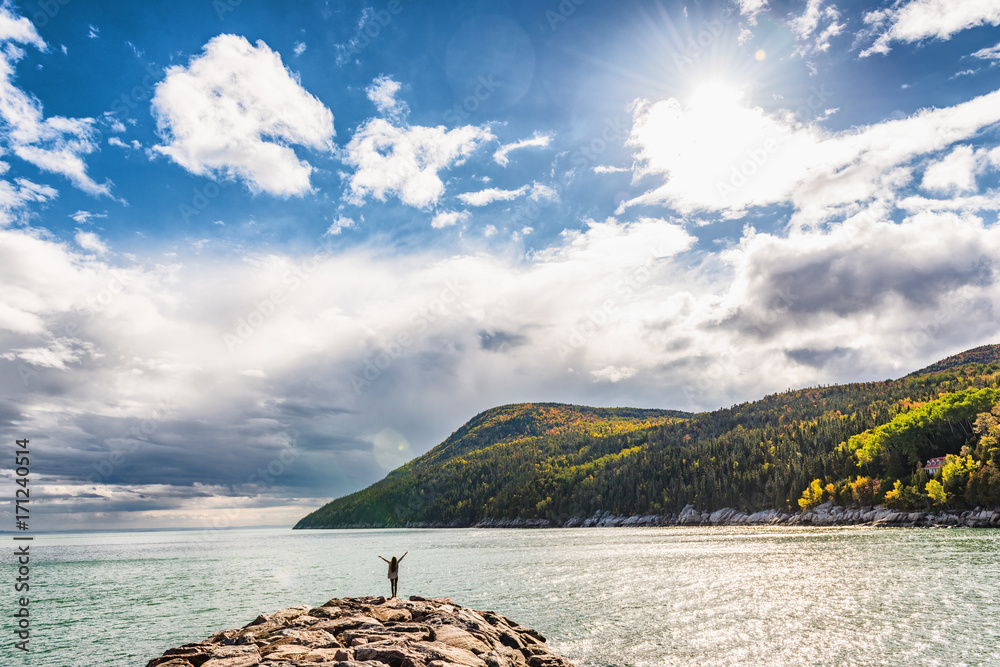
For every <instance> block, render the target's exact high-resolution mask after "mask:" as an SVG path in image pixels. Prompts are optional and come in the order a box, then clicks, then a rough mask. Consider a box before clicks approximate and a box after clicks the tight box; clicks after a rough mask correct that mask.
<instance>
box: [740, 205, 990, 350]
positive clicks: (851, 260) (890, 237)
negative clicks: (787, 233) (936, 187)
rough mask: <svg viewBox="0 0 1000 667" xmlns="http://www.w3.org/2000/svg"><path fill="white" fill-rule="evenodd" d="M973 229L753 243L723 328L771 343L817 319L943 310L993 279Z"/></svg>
mask: <svg viewBox="0 0 1000 667" xmlns="http://www.w3.org/2000/svg"><path fill="white" fill-rule="evenodd" d="M945 222H947V220H946V221H945ZM956 224H957V223H956ZM980 230H981V228H980ZM975 231H976V230H975V228H973V227H972V226H971V225H968V224H966V223H962V224H961V228H960V229H957V230H955V229H948V225H947V224H941V223H940V222H939V223H938V225H937V226H936V227H934V226H931V225H929V224H919V223H912V224H902V225H895V224H886V225H881V226H876V227H874V228H873V229H870V230H866V231H865V233H864V234H861V233H860V232H858V233H855V234H854V235H853V236H850V235H846V234H845V235H839V236H838V235H833V234H831V235H828V236H825V237H820V236H818V235H813V236H810V237H806V240H805V241H803V240H802V239H795V238H794V237H789V238H783V239H778V238H774V237H766V238H764V239H763V240H760V241H755V242H753V243H750V244H748V247H747V248H746V249H745V251H744V254H743V256H742V257H741V261H742V263H741V264H740V265H739V266H738V273H739V274H740V276H741V277H742V279H743V281H744V288H743V291H742V294H741V299H740V302H739V303H738V304H737V306H736V308H735V310H734V312H733V314H732V315H731V316H730V317H728V318H726V319H725V320H724V321H723V324H724V325H725V326H727V327H728V328H732V329H737V330H739V331H740V332H741V333H743V334H745V335H748V336H758V337H763V338H769V337H771V336H773V335H775V334H777V333H779V332H782V331H786V330H793V329H799V328H802V327H803V326H805V327H808V325H809V323H810V322H813V321H815V320H816V319H817V318H818V317H822V316H835V317H838V318H856V317H859V316H863V315H870V314H874V315H879V314H880V312H881V311H882V309H884V308H886V307H887V306H888V305H889V304H898V305H899V306H900V307H902V308H905V309H907V310H908V311H909V312H910V313H911V314H912V313H921V312H927V311H930V310H933V309H935V308H940V307H942V305H943V304H947V303H948V300H949V299H950V298H952V295H953V294H954V293H955V292H956V291H957V290H959V289H961V288H965V287H975V288H985V287H989V286H990V285H993V284H994V282H995V281H996V260H995V259H994V258H993V257H992V256H991V254H990V253H989V249H988V248H984V247H983V245H982V241H983V236H982V235H981V234H976V233H974V232H975Z"/></svg>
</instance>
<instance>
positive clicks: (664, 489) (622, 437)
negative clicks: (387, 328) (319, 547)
mask: <svg viewBox="0 0 1000 667" xmlns="http://www.w3.org/2000/svg"><path fill="white" fill-rule="evenodd" d="M998 380H1000V346H996V345H993V346H985V347H982V348H976V349H975V350H970V351H968V352H966V353H963V354H961V355H956V356H954V357H950V358H949V359H947V360H944V361H942V362H939V363H938V364H935V365H933V366H930V367H928V369H925V370H924V371H921V372H918V373H916V374H911V375H908V376H906V377H904V378H901V379H899V380H887V381H882V382H868V383H855V384H848V385H835V386H829V387H816V388H810V389H800V390H796V391H788V392H784V393H780V394H773V395H771V396H767V397H765V398H763V399H761V400H759V401H755V402H751V403H743V404H740V405H735V406H733V407H731V408H726V409H722V410H716V411H714V412H704V413H698V414H687V413H682V412H676V411H669V410H637V409H628V408H624V409H623V408H614V409H613V408H587V407H580V406H568V405H559V404H554V403H536V404H520V405H508V406H503V407H499V408H495V409H493V410H488V411H486V412H483V413H481V414H479V415H477V416H476V417H475V418H473V419H472V420H471V421H469V422H468V423H467V424H465V425H464V426H462V427H461V428H460V429H459V430H457V431H456V432H455V433H453V434H452V435H451V436H450V437H449V438H448V439H447V440H445V441H444V442H443V443H441V444H440V445H438V446H437V447H435V448H434V449H432V450H431V451H429V452H428V453H427V454H425V455H423V456H421V457H418V458H416V459H414V460H413V461H411V462H409V463H407V464H406V465H404V466H403V467H401V468H399V469H397V470H394V471H393V472H391V473H390V474H389V475H388V476H386V478H385V479H383V480H382V481H380V482H377V483H376V484H373V485H372V486H370V487H368V488H367V489H364V490H362V491H358V492H357V493H353V494H351V495H348V496H345V497H342V498H338V499H336V500H334V501H333V502H331V503H328V504H327V505H325V506H324V507H322V508H320V509H318V510H316V511H315V512H313V513H311V514H309V515H308V516H306V517H304V518H303V519H302V520H300V521H299V522H298V524H296V526H295V528H338V527H355V526H371V527H381V526H403V525H407V524H410V525H413V524H425V525H426V524H430V523H433V524H448V525H471V524H474V523H476V522H478V521H480V520H482V519H503V518H522V519H548V520H549V521H551V522H553V523H556V524H562V523H565V522H566V521H567V520H569V519H570V518H573V517H587V516H592V515H593V514H594V513H595V512H596V511H599V510H602V511H610V512H612V513H614V514H616V515H619V516H626V515H637V514H665V513H668V512H674V513H676V512H679V511H680V509H681V508H683V507H684V506H685V505H686V504H689V503H690V504H694V505H695V506H697V507H699V508H700V509H703V510H714V509H719V508H722V507H734V508H738V509H742V510H746V511H758V510H763V509H771V508H778V509H798V508H799V507H800V506H802V507H805V506H806V505H807V504H815V503H818V502H820V501H821V500H824V499H828V498H829V499H835V500H837V501H838V502H842V503H844V504H850V503H851V502H854V503H856V504H871V503H872V502H881V501H883V500H885V499H886V498H888V500H889V501H890V502H895V503H896V504H897V505H899V506H901V507H903V506H906V505H907V504H909V505H919V504H920V503H923V504H925V505H926V504H929V503H931V502H934V503H941V504H944V503H948V504H949V506H958V505H961V504H962V503H965V502H966V500H965V495H960V494H964V493H965V487H964V486H963V487H962V488H961V489H960V488H959V485H964V484H969V480H972V482H974V483H975V484H978V486H976V487H975V489H977V490H976V491H975V493H974V494H973V495H972V496H969V498H970V499H973V500H974V499H978V498H979V496H977V495H975V494H981V495H982V494H985V495H983V496H982V497H983V498H987V499H989V498H992V496H990V495H989V494H990V493H993V492H994V491H995V492H996V494H997V503H1000V473H997V474H996V475H995V478H994V477H991V476H990V475H993V474H994V473H995V472H996V467H995V465H994V463H995V462H994V461H993V459H992V456H993V454H992V453H991V452H994V451H995V450H996V447H992V446H991V445H990V442H991V441H990V438H991V437H992V436H989V437H982V438H980V434H979V433H978V431H983V429H985V431H983V433H986V431H989V429H990V428H993V427H995V423H996V420H995V419H994V421H993V422H992V423H993V425H994V426H993V427H991V426H990V424H989V423H987V422H986V421H983V419H985V417H982V416H981V413H989V411H990V408H991V406H992V405H994V404H996V403H997V402H998V401H1000V389H998ZM997 412H998V413H1000V410H997ZM986 416H987V417H988V416H989V415H988V414H986ZM977 424H978V425H979V426H981V427H982V428H980V427H979V426H977ZM984 424H985V426H984ZM989 432H990V433H992V431H989ZM996 435H1000V434H996ZM980 439H981V440H982V442H981V443H980V442H979V440H980ZM993 442H994V443H995V439H994V440H993ZM977 443H978V444H979V445H980V446H979V447H978V448H977V449H975V451H973V449H970V447H972V446H975V445H977ZM991 447H992V449H991ZM973 453H975V454H976V456H977V457H978V458H976V460H975V461H974V460H973V458H972V455H973ZM959 454H961V455H962V456H967V455H968V456H969V458H968V462H967V463H963V464H962V466H965V467H964V468H962V469H961V470H960V472H962V470H964V472H963V473H962V474H964V475H965V476H964V477H962V475H958V476H953V477H952V478H949V479H950V481H948V480H946V484H945V485H946V486H947V484H951V486H952V490H951V491H950V492H948V491H941V492H940V494H939V495H938V496H937V500H935V499H934V497H929V496H927V495H926V494H925V493H924V490H923V489H924V486H923V485H925V484H927V483H928V479H927V478H926V475H924V474H923V472H922V466H921V465H920V462H922V461H923V460H926V459H927V458H930V457H933V456H945V455H952V456H951V457H949V465H951V462H952V459H953V458H954V459H956V460H958V455H959ZM961 460H962V461H965V459H961ZM960 467H961V466H960ZM921 475H924V476H923V477H921ZM977 475H978V477H977ZM977 480H978V481H977ZM990 480H993V481H990ZM932 481H933V480H932ZM894 484H895V486H894ZM991 484H993V486H991ZM994 486H995V487H996V488H995V489H994ZM942 488H943V487H942ZM892 489H895V490H896V492H897V493H896V495H895V496H893V495H891V494H892V491H891V490H892ZM908 489H915V490H916V491H915V492H910V491H907V490H908ZM904 491H905V493H904ZM933 491H934V492H935V493H937V489H936V488H934V489H933ZM970 493H971V492H970ZM901 494H902V495H903V496H905V498H903V499H902V500H898V497H901ZM906 494H909V495H906ZM942 494H943V495H942ZM969 502H972V500H970V501H969Z"/></svg>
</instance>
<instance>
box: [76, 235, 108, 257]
mask: <svg viewBox="0 0 1000 667" xmlns="http://www.w3.org/2000/svg"><path fill="white" fill-rule="evenodd" d="M74 239H75V240H76V244H77V245H78V246H80V247H81V248H83V249H84V250H87V251H90V252H93V253H96V254H98V255H104V254H107V252H108V247H107V246H106V245H104V242H103V241H101V237H100V236H98V235H97V234H95V233H94V232H84V231H81V230H77V232H76V236H75V237H74Z"/></svg>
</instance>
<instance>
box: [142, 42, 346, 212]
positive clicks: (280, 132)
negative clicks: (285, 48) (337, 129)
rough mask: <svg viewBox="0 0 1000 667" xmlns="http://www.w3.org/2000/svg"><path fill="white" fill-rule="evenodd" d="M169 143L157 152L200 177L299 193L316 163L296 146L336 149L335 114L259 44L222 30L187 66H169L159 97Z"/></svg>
mask: <svg viewBox="0 0 1000 667" xmlns="http://www.w3.org/2000/svg"><path fill="white" fill-rule="evenodd" d="M152 110H153V115H154V116H155V117H156V123H157V128H158V132H159V134H160V137H161V139H162V140H163V142H164V143H162V144H159V145H157V146H154V150H155V151H157V152H159V153H162V154H164V155H167V156H168V157H170V159H172V160H173V161H174V162H176V163H177V164H179V165H181V166H182V167H184V168H185V169H187V170H188V171H190V172H191V173H193V174H197V175H200V176H211V177H219V176H221V177H225V178H230V179H239V180H242V181H244V182H245V183H246V184H247V186H248V187H249V188H250V190H251V191H253V192H266V193H268V194H273V195H279V196H286V197H287V196H290V195H300V194H303V193H305V192H308V191H309V189H310V183H309V176H310V174H311V173H312V170H313V168H312V166H311V165H310V164H309V163H308V162H306V161H304V160H300V159H299V158H298V157H297V156H296V154H295V151H293V150H292V148H291V146H292V145H299V146H306V147H308V148H313V149H315V150H320V151H332V149H333V145H332V143H331V141H332V139H333V137H334V134H335V133H334V129H333V114H331V113H330V111H329V109H327V108H326V107H325V106H323V104H322V103H321V102H320V101H319V100H318V99H316V98H315V97H313V96H312V95H311V94H309V92H308V91H306V90H305V89H304V88H303V87H302V86H301V84H300V83H299V81H298V77H296V76H295V75H294V74H292V73H291V72H290V71H289V70H288V69H286V68H285V66H284V65H283V64H282V62H281V56H279V55H278V54H277V53H275V52H274V51H272V50H271V49H270V48H268V46H267V45H266V44H265V43H264V42H262V41H258V42H257V45H256V46H252V45H251V44H250V43H249V42H248V41H247V40H246V39H245V38H244V37H239V36H237V35H219V36H218V37H215V38H213V39H212V40H211V41H209V42H208V43H207V44H206V45H205V47H204V50H203V52H202V54H201V55H199V56H195V57H192V58H191V60H190V62H189V63H188V65H187V67H181V66H175V67H171V68H169V69H168V70H167V76H166V78H165V79H164V80H163V81H161V82H160V83H158V84H157V86H156V92H155V94H154V96H153V100H152Z"/></svg>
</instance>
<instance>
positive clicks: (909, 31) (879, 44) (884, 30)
mask: <svg viewBox="0 0 1000 667" xmlns="http://www.w3.org/2000/svg"><path fill="white" fill-rule="evenodd" d="M864 21H865V23H866V24H868V25H869V26H871V28H872V30H873V31H874V32H875V33H877V34H878V37H877V38H876V40H875V42H874V43H873V44H872V45H871V46H870V47H869V48H867V49H865V50H864V51H862V52H861V57H862V58H864V57H867V56H870V55H871V54H873V53H881V54H886V53H889V51H890V50H891V46H890V44H892V43H893V42H904V43H912V42H920V41H923V40H925V39H929V38H936V39H942V40H945V39H950V38H951V37H952V36H953V35H955V34H957V33H959V32H961V31H963V30H968V29H969V28H975V27H976V26H981V25H994V26H995V25H1000V0H909V1H908V2H896V3H895V4H894V5H893V6H892V7H889V8H887V9H880V10H877V11H873V12H868V13H867V14H865V17H864Z"/></svg>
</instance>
